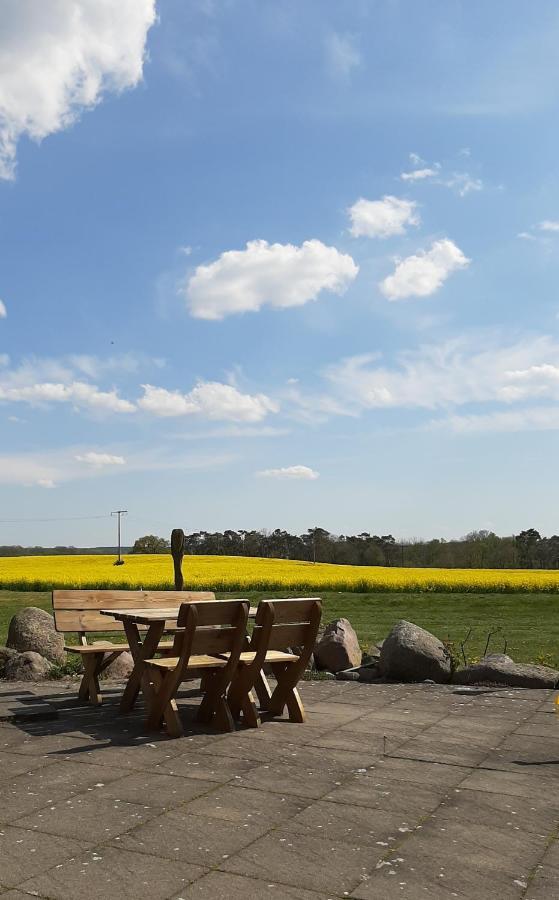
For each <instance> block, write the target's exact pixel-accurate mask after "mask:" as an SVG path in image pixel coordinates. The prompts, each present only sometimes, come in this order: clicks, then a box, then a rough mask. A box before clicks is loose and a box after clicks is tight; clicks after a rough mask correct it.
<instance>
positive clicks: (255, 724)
mask: <svg viewBox="0 0 559 900" xmlns="http://www.w3.org/2000/svg"><path fill="white" fill-rule="evenodd" d="M241 709H242V713H243V722H244V724H245V725H246V726H247V728H259V727H260V724H261V723H260V715H259V713H258V708H257V706H256V701H255V699H254V694H253V693H252V691H249V692H248V694H244V695H243V699H242V703H241Z"/></svg>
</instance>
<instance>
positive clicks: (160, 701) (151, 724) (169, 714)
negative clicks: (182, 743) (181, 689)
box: [147, 669, 183, 737]
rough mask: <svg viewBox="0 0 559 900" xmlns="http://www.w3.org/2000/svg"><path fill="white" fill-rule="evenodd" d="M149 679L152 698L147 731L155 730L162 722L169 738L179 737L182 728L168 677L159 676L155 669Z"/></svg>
mask: <svg viewBox="0 0 559 900" xmlns="http://www.w3.org/2000/svg"><path fill="white" fill-rule="evenodd" d="M150 677H151V679H152V682H153V696H152V697H151V698H150V699H149V712H148V718H147V727H148V729H149V730H150V731H153V730H157V729H158V728H160V727H161V723H162V722H163V723H164V724H165V726H166V728H167V734H168V735H169V736H170V737H181V736H182V734H183V728H182V723H181V720H180V716H179V711H178V707H177V701H176V700H175V699H174V697H173V696H172V694H173V690H174V688H173V685H172V683H171V679H170V678H169V676H167V677H165V676H164V675H161V673H160V672H158V671H157V670H156V669H154V670H153V671H152V672H151V673H150Z"/></svg>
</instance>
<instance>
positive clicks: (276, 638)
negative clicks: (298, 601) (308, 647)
mask: <svg viewBox="0 0 559 900" xmlns="http://www.w3.org/2000/svg"><path fill="white" fill-rule="evenodd" d="M258 627H259V626H257V627H256V628H255V629H254V631H253V637H254V638H255V639H257V634H256V633H257V631H258ZM309 628H310V626H309V625H274V626H273V628H272V632H271V634H270V640H269V642H268V650H285V648H286V647H302V646H304V644H305V643H306V641H307V640H308V636H309Z"/></svg>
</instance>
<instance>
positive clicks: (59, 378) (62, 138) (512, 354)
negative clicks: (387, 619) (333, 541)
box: [0, 0, 559, 545]
mask: <svg viewBox="0 0 559 900" xmlns="http://www.w3.org/2000/svg"><path fill="white" fill-rule="evenodd" d="M0 26H1V27H0V301H1V304H2V305H1V306H0V432H1V435H2V442H1V447H0V491H1V496H2V503H1V511H0V541H1V542H2V543H22V544H32V543H43V544H54V543H74V544H78V545H87V544H106V543H111V542H112V541H113V540H114V530H115V528H114V520H113V521H111V520H110V518H109V517H108V514H109V513H110V511H111V510H113V509H117V508H119V507H122V508H126V509H128V510H129V517H128V520H127V522H126V525H125V532H124V534H125V540H127V541H132V540H133V539H134V538H135V537H137V536H139V535H141V534H145V533H147V532H155V533H160V534H168V532H169V531H170V529H171V528H172V527H174V526H182V527H184V528H185V529H188V530H196V529H200V528H204V529H208V530H217V529H223V528H227V527H236V528H275V527H284V528H288V529H290V530H294V531H302V530H305V529H306V528H308V527H311V526H314V525H316V524H320V525H322V526H323V527H325V528H328V529H329V530H331V531H333V532H335V533H358V532H360V531H363V530H366V531H369V532H375V533H387V532H392V533H393V534H394V535H395V536H396V537H397V538H402V537H406V538H409V537H414V536H416V537H419V536H438V537H451V536H458V535H461V534H464V533H465V532H467V531H470V530H472V529H475V528H490V529H493V530H495V531H497V532H498V533H503V534H507V533H514V532H517V531H518V530H520V529H522V528H524V527H530V526H533V527H537V528H538V529H540V530H541V531H542V532H543V533H553V532H556V531H557V530H558V529H557V523H556V519H555V516H554V511H555V508H556V507H557V505H558V500H559V496H558V493H559V492H558V488H557V474H556V470H557V465H556V459H557V455H558V450H559V447H558V429H559V406H558V404H557V401H558V398H559V334H558V330H559V300H558V297H557V287H556V285H557V277H558V275H559V177H558V166H557V142H558V125H557V118H558V117H557V107H558V104H559V62H558V60H557V54H556V47H557V41H558V39H559V11H558V10H557V6H556V4H555V3H553V2H551V0H550V2H546V0H544V2H542V3H540V4H538V9H537V15H536V14H535V13H534V10H533V9H531V8H528V7H527V6H526V4H525V3H521V2H519V0H509V2H507V3H506V4H505V3H493V4H487V3H482V2H475V0H474V2H467V3H466V2H458V0H454V2H448V0H444V2H443V0H440V2H438V0H433V2H431V3H429V4H427V5H425V4H415V3H411V2H404V0H305V2H301V0H297V2H291V0H280V2H277V0H276V2H271V0H258V2H257V0H220V2H217V0H216V2H212V0H159V2H157V4H156V3H155V0H121V2H119V4H113V3H112V2H111V0H72V2H67V0H43V2H42V3H41V4H37V3H36V2H35V0H2V2H1V3H0ZM47 519H52V520H56V521H37V520H47Z"/></svg>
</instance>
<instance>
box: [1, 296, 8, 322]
mask: <svg viewBox="0 0 559 900" xmlns="http://www.w3.org/2000/svg"><path fill="white" fill-rule="evenodd" d="M7 315H8V310H7V309H6V304H5V303H3V302H2V300H0V319H5V318H6V316H7Z"/></svg>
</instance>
